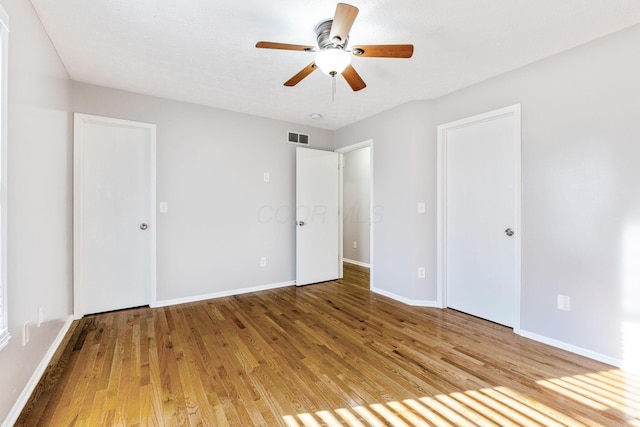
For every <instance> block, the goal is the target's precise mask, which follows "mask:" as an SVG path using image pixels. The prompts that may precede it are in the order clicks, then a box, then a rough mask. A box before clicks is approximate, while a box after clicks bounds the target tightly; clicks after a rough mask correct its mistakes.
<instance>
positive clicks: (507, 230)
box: [504, 228, 515, 237]
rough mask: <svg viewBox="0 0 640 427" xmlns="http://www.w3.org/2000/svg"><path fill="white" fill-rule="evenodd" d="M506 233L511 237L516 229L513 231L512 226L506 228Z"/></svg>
mask: <svg viewBox="0 0 640 427" xmlns="http://www.w3.org/2000/svg"><path fill="white" fill-rule="evenodd" d="M504 234H506V235H507V236H509V237H511V236H513V235H514V234H515V231H513V229H512V228H507V229H506V230H504Z"/></svg>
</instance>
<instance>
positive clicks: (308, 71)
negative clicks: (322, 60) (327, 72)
mask: <svg viewBox="0 0 640 427" xmlns="http://www.w3.org/2000/svg"><path fill="white" fill-rule="evenodd" d="M316 68H318V67H316V63H315V62H312V63H311V64H309V65H307V66H306V67H304V68H303V69H302V70H300V71H299V72H298V74H296V75H295V76H293V77H291V78H290V79H289V80H287V81H286V82H285V83H284V85H285V86H289V87H291V86H295V85H297V84H298V83H300V82H301V81H302V79H304V78H305V77H307V76H308V75H309V74H311V73H313V72H314V71H315V70H316Z"/></svg>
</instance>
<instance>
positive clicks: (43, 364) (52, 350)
mask: <svg viewBox="0 0 640 427" xmlns="http://www.w3.org/2000/svg"><path fill="white" fill-rule="evenodd" d="M72 323H73V316H69V317H67V319H66V320H65V322H64V325H63V326H62V328H61V329H60V332H58V336H57V337H56V339H55V340H53V342H52V343H51V346H50V347H49V350H47V352H46V353H45V355H44V357H43V358H42V360H41V361H40V363H39V364H38V367H37V368H36V370H35V371H33V374H32V375H31V378H29V381H28V382H27V384H26V385H25V386H24V389H22V393H20V396H18V400H16V403H14V404H13V407H12V408H11V411H10V412H9V415H7V418H5V420H4V422H3V423H2V427H9V426H12V425H14V424H15V422H16V421H17V420H18V417H19V416H20V413H21V412H22V410H23V409H24V407H25V405H26V404H27V402H28V401H29V398H30V397H31V394H32V393H33V390H35V388H36V386H37V385H38V382H40V379H41V378H42V375H44V371H45V370H46V369H47V366H49V362H51V359H52V358H53V356H54V354H56V351H57V350H58V347H60V344H61V343H62V340H64V337H65V335H66V334H67V332H69V328H70V327H71V324H72Z"/></svg>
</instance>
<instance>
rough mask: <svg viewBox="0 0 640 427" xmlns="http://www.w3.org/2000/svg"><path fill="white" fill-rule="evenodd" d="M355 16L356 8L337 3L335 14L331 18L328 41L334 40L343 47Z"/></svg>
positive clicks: (356, 13)
mask: <svg viewBox="0 0 640 427" xmlns="http://www.w3.org/2000/svg"><path fill="white" fill-rule="evenodd" d="M356 16H358V8H357V7H355V6H351V5H350V4H346V3H338V5H337V6H336V13H335V15H334V16H333V23H332V24H331V33H330V34H329V40H331V41H334V40H335V41H336V42H337V44H340V45H344V42H345V41H346V40H347V37H348V36H349V31H351V26H352V25H353V21H355V20H356ZM336 39H337V40H336Z"/></svg>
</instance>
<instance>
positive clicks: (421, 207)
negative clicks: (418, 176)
mask: <svg viewBox="0 0 640 427" xmlns="http://www.w3.org/2000/svg"><path fill="white" fill-rule="evenodd" d="M426 211H427V206H426V205H425V203H424V202H418V213H425V212H426Z"/></svg>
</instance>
